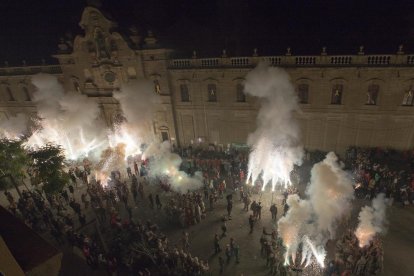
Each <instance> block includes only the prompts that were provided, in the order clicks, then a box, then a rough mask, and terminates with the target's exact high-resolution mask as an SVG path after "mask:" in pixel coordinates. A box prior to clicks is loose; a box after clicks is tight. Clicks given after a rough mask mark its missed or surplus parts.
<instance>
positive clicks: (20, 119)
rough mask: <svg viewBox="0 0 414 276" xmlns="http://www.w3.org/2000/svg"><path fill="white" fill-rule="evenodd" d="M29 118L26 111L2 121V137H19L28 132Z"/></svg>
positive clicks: (0, 126)
mask: <svg viewBox="0 0 414 276" xmlns="http://www.w3.org/2000/svg"><path fill="white" fill-rule="evenodd" d="M28 125H29V118H28V117H27V115H26V114H24V113H19V114H17V115H16V116H13V117H10V118H8V119H6V118H3V120H1V121H0V138H8V139H19V138H20V137H21V136H22V135H24V134H26V133H27V130H28Z"/></svg>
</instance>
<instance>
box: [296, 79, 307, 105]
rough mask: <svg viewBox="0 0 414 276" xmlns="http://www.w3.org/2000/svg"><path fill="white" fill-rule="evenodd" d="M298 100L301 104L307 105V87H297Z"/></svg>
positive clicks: (303, 85) (300, 85) (304, 84)
mask: <svg viewBox="0 0 414 276" xmlns="http://www.w3.org/2000/svg"><path fill="white" fill-rule="evenodd" d="M298 100H299V103H301V104H307V103H308V101H309V85H308V84H306V83H302V84H299V85H298Z"/></svg>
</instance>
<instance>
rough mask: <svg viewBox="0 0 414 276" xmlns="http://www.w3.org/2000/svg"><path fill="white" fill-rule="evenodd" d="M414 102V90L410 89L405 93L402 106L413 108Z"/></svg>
mask: <svg viewBox="0 0 414 276" xmlns="http://www.w3.org/2000/svg"><path fill="white" fill-rule="evenodd" d="M413 100H414V91H413V88H412V87H410V89H408V91H406V92H405V93H404V98H403V102H402V105H406V106H412V105H413Z"/></svg>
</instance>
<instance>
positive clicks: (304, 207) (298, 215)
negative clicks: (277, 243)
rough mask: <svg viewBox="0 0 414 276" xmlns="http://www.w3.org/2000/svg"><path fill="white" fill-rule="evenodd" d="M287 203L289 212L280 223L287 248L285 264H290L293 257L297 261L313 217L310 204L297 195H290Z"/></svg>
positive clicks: (279, 229)
mask: <svg viewBox="0 0 414 276" xmlns="http://www.w3.org/2000/svg"><path fill="white" fill-rule="evenodd" d="M286 203H287V204H288V206H289V211H288V212H287V214H286V215H285V216H283V217H281V218H280V219H279V221H278V231H279V236H280V237H281V238H282V239H283V243H284V245H285V247H286V254H285V264H287V263H289V258H290V257H291V256H292V258H293V262H294V261H295V260H294V258H295V256H296V251H297V249H298V246H299V244H300V242H301V240H302V238H303V236H304V235H306V234H307V231H306V230H307V229H306V228H307V222H308V221H309V219H310V217H311V215H312V212H311V206H310V203H309V202H308V201H307V200H301V199H300V198H299V196H298V195H296V194H295V195H290V196H289V197H288V198H287V201H286Z"/></svg>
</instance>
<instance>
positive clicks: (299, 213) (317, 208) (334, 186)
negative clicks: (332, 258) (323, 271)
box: [278, 152, 354, 267]
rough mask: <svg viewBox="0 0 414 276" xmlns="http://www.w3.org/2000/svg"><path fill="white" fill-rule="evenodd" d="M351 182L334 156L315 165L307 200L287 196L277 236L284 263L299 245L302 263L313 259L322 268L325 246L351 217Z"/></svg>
mask: <svg viewBox="0 0 414 276" xmlns="http://www.w3.org/2000/svg"><path fill="white" fill-rule="evenodd" d="M353 192H354V190H353V186H352V181H351V179H350V178H349V176H348V175H347V174H346V172H345V171H343V170H342V167H341V165H340V164H339V163H338V158H337V157H336V155H335V154H334V153H333V152H330V153H328V154H327V155H326V158H325V159H324V160H323V161H321V162H319V163H317V164H315V165H314V166H313V168H312V170H311V180H310V183H309V186H308V189H307V191H306V194H307V196H308V199H299V197H298V196H297V195H293V196H289V197H288V201H287V204H288V206H289V210H288V212H287V214H286V216H285V217H282V218H281V219H280V220H279V221H278V227H279V234H280V236H281V237H282V239H283V243H284V245H285V246H286V248H287V252H286V255H285V263H286V264H288V263H289V262H290V259H289V258H292V260H293V262H294V257H295V255H296V251H297V248H298V245H299V244H301V243H302V260H301V263H304V262H305V260H306V265H309V264H310V262H311V257H312V256H314V257H315V259H316V260H317V261H318V263H319V265H320V266H321V267H323V266H324V258H325V256H326V251H325V249H324V248H325V245H326V242H327V241H328V240H329V239H332V238H334V237H335V234H336V230H337V227H336V225H338V223H339V222H340V219H341V218H343V217H345V216H346V215H347V214H349V213H350V211H351V208H350V204H351V201H352V199H353V198H354V196H353Z"/></svg>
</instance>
